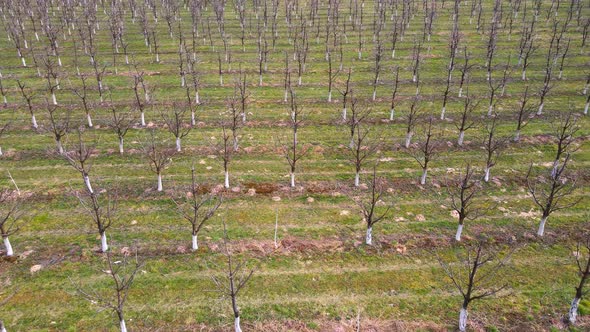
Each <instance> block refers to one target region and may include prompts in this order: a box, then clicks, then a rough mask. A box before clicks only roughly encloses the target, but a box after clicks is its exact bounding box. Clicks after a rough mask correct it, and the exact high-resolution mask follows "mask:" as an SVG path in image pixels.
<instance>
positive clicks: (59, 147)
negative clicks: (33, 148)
mask: <svg viewBox="0 0 590 332" xmlns="http://www.w3.org/2000/svg"><path fill="white" fill-rule="evenodd" d="M55 143H56V144H57V151H58V152H59V154H63V153H64V147H63V146H62V145H61V141H55Z"/></svg>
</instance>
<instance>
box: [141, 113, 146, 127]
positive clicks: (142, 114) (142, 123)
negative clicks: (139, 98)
mask: <svg viewBox="0 0 590 332" xmlns="http://www.w3.org/2000/svg"><path fill="white" fill-rule="evenodd" d="M141 126H142V127H145V113H144V112H141Z"/></svg>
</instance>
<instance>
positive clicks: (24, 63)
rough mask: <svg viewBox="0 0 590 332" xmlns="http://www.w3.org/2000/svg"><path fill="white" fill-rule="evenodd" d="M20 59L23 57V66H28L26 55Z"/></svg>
mask: <svg viewBox="0 0 590 332" xmlns="http://www.w3.org/2000/svg"><path fill="white" fill-rule="evenodd" d="M20 59H21V61H22V62H23V67H26V66H27V61H26V60H25V58H24V57H22V58H20Z"/></svg>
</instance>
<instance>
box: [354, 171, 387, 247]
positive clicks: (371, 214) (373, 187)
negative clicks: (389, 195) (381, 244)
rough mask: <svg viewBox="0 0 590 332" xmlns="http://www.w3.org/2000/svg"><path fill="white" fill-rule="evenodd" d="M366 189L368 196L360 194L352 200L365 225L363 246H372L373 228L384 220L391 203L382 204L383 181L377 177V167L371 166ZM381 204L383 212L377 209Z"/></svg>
mask: <svg viewBox="0 0 590 332" xmlns="http://www.w3.org/2000/svg"><path fill="white" fill-rule="evenodd" d="M368 187H369V193H368V195H366V196H365V195H363V194H360V196H358V197H356V198H354V200H355V202H356V203H357V205H358V206H359V208H360V210H361V215H362V217H363V221H364V222H365V223H366V224H367V234H366V237H365V244H366V245H369V246H370V245H373V226H374V225H375V224H376V223H378V222H380V221H382V220H384V219H385V217H386V216H387V214H388V213H389V210H390V209H391V206H392V204H391V203H384V202H383V198H384V197H383V192H384V188H383V187H384V184H383V180H382V179H380V178H379V177H377V165H374V166H373V175H372V177H371V179H370V181H369V184H368ZM382 204H385V206H386V207H385V211H383V209H382V208H379V207H378V206H380V205H382ZM378 210H381V211H378Z"/></svg>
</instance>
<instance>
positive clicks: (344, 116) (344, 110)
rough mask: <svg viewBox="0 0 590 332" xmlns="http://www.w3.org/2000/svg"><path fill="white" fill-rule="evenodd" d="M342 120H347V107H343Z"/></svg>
mask: <svg viewBox="0 0 590 332" xmlns="http://www.w3.org/2000/svg"><path fill="white" fill-rule="evenodd" d="M342 120H346V107H344V108H343V109H342Z"/></svg>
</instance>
